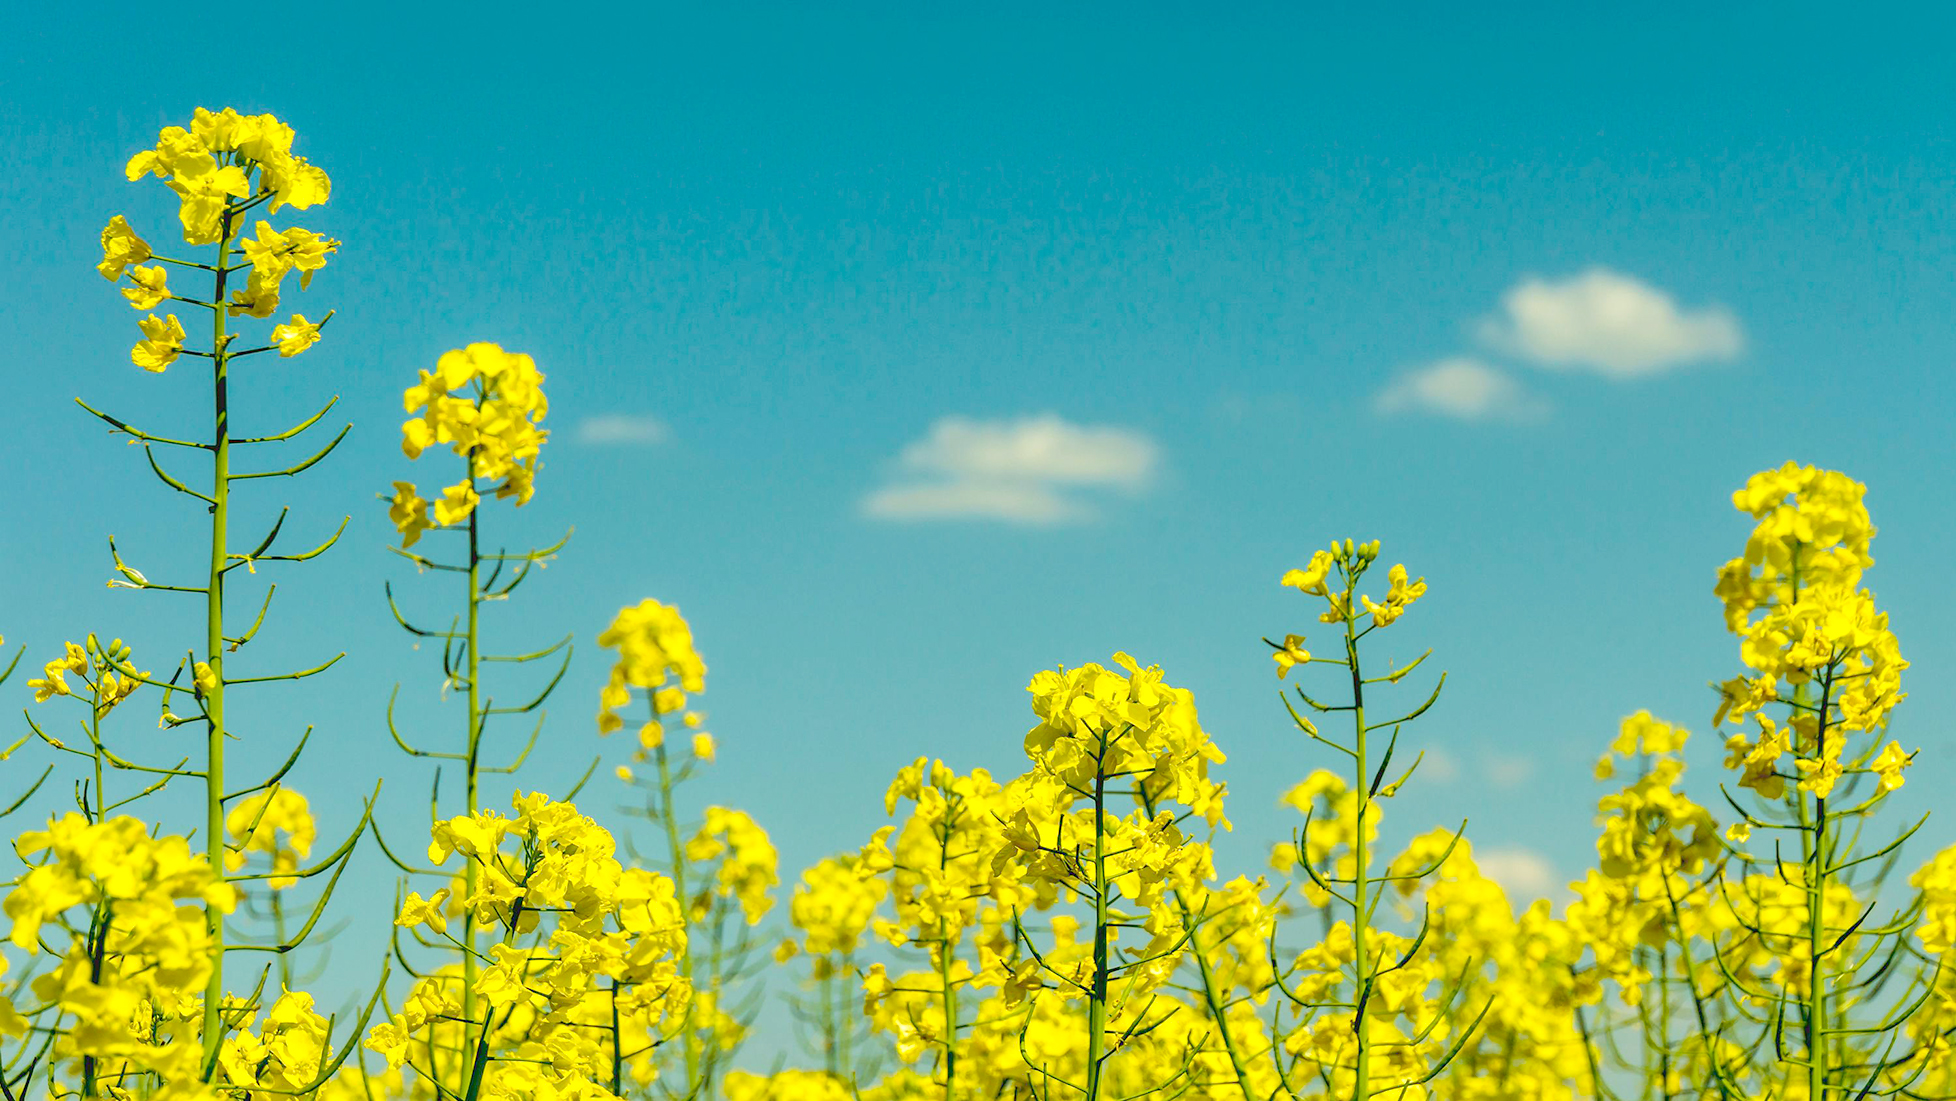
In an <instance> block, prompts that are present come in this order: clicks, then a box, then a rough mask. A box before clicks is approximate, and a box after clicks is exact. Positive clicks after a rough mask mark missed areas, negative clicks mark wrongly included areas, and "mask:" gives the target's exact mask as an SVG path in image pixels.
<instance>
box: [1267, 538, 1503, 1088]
mask: <svg viewBox="0 0 1956 1101" xmlns="http://www.w3.org/2000/svg"><path fill="white" fill-rule="evenodd" d="M1378 557H1379V544H1378V543H1377V542H1376V541H1375V542H1372V543H1367V544H1363V545H1360V544H1356V543H1354V542H1353V541H1352V540H1350V539H1347V540H1345V541H1344V542H1343V543H1340V544H1336V545H1334V546H1332V547H1331V548H1330V549H1329V550H1321V551H1318V552H1316V553H1315V554H1313V555H1312V556H1311V561H1310V562H1309V564H1307V565H1306V566H1305V567H1304V568H1302V569H1294V570H1291V571H1289V572H1287V573H1286V574H1284V576H1283V578H1282V583H1283V584H1284V585H1285V586H1286V587H1289V588H1294V589H1297V590H1299V591H1300V592H1303V593H1305V594H1306V595H1310V596H1315V597H1318V598H1319V599H1321V600H1323V601H1324V603H1325V609H1324V611H1323V612H1322V613H1321V614H1320V615H1319V617H1318V619H1319V621H1320V622H1323V623H1328V624H1331V625H1333V627H1334V628H1335V629H1336V630H1337V631H1338V632H1339V634H1340V635H1341V636H1342V637H1341V638H1339V640H1338V644H1337V656H1333V657H1325V656H1322V655H1317V654H1313V653H1312V652H1311V651H1310V650H1308V649H1306V648H1305V645H1304V644H1305V641H1306V640H1305V637H1304V636H1303V635H1298V634H1288V635H1285V636H1284V640H1283V642H1281V643H1277V642H1272V641H1270V640H1269V639H1265V640H1264V641H1265V642H1266V643H1268V644H1269V645H1270V647H1271V648H1272V650H1273V654H1272V657H1273V658H1274V659H1275V660H1276V663H1277V675H1278V676H1279V677H1280V678H1282V677H1287V676H1288V674H1289V673H1290V672H1291V671H1292V670H1294V669H1297V668H1299V667H1309V666H1311V665H1314V664H1317V665H1333V666H1338V667H1341V668H1343V669H1344V670H1345V671H1346V672H1345V676H1344V678H1343V679H1344V680H1346V681H1347V682H1348V684H1349V686H1350V697H1349V699H1350V702H1349V703H1342V704H1328V703H1321V702H1319V701H1318V700H1316V699H1314V698H1312V696H1311V695H1310V694H1309V693H1307V692H1306V691H1305V690H1304V688H1303V686H1301V685H1298V686H1295V688H1294V690H1295V691H1296V693H1297V697H1298V699H1299V700H1300V701H1302V702H1303V703H1304V705H1305V706H1306V707H1308V708H1310V709H1311V710H1312V711H1315V712H1317V713H1319V714H1329V713H1337V712H1345V713H1348V714H1350V716H1351V730H1352V735H1351V741H1350V744H1345V743H1342V742H1339V741H1335V740H1333V739H1331V738H1329V737H1326V736H1325V735H1323V734H1321V733H1319V732H1318V728H1317V726H1316V724H1315V723H1313V722H1312V721H1311V720H1310V719H1308V718H1306V717H1305V716H1304V714H1303V713H1302V712H1300V711H1298V710H1297V708H1296V707H1295V706H1293V705H1292V704H1291V703H1290V701H1289V699H1288V698H1287V697H1286V699H1285V702H1284V706H1285V707H1286V708H1287V709H1289V711H1290V715H1291V718H1292V720H1293V721H1294V722H1295V723H1296V724H1297V727H1298V729H1299V730H1301V731H1303V732H1304V733H1305V734H1306V735H1307V736H1309V737H1310V738H1311V739H1312V740H1313V741H1316V742H1318V743H1320V744H1322V745H1325V746H1328V747H1330V748H1331V749H1333V750H1335V751H1336V752H1338V753H1339V754H1341V755H1342V756H1344V757H1345V758H1346V760H1347V762H1348V763H1349V765H1350V766H1351V772H1350V774H1349V779H1346V778H1342V777H1340V776H1338V775H1337V774H1336V773H1332V772H1323V773H1321V774H1320V775H1319V776H1318V777H1315V778H1314V779H1313V780H1307V781H1306V785H1305V789H1304V790H1299V791H1293V792H1292V794H1291V797H1290V798H1291V800H1292V801H1293V802H1295V803H1297V804H1298V805H1300V807H1304V808H1311V807H1312V804H1313V800H1314V796H1316V795H1317V794H1318V793H1319V792H1320V791H1321V792H1322V793H1324V794H1326V795H1329V796H1331V798H1332V799H1333V801H1334V806H1336V807H1337V808H1338V813H1336V814H1335V815H1334V818H1333V822H1332V823H1331V825H1333V826H1334V827H1336V828H1335V831H1334V832H1335V833H1336V834H1337V836H1336V837H1335V838H1323V839H1319V838H1314V837H1313V830H1312V825H1313V823H1312V818H1313V817H1314V814H1313V812H1312V811H1311V810H1308V809H1307V814H1306V818H1305V823H1304V828H1303V830H1302V831H1301V833H1300V835H1299V837H1298V839H1297V841H1296V843H1295V845H1294V846H1293V852H1294V858H1295V860H1296V864H1297V867H1299V868H1301V869H1303V871H1304V872H1305V874H1306V876H1307V877H1308V879H1309V880H1310V883H1309V889H1308V890H1307V891H1306V894H1307V896H1308V897H1311V898H1312V901H1313V902H1315V903H1318V904H1320V905H1322V904H1324V903H1325V902H1327V901H1328V902H1333V903H1336V904H1337V907H1339V908H1340V910H1341V912H1342V913H1344V914H1345V915H1346V920H1345V921H1342V922H1338V923H1337V924H1334V925H1332V926H1331V927H1330V929H1329V930H1328V931H1327V935H1326V937H1325V940H1324V942H1323V943H1322V944H1321V945H1320V946H1319V947H1318V948H1317V949H1314V950H1313V951H1312V952H1309V953H1306V954H1305V956H1304V957H1302V958H1300V960H1299V964H1298V967H1297V968H1293V969H1282V970H1280V972H1279V974H1280V976H1281V975H1283V974H1284V973H1285V972H1286V971H1297V972H1300V973H1299V974H1298V976H1297V979H1296V981H1295V983H1294V984H1287V985H1285V986H1284V993H1285V995H1286V996H1287V998H1288V1000H1289V1001H1290V1002H1292V1003H1293V1004H1294V1005H1295V1007H1296V1008H1297V1010H1298V1011H1299V1012H1300V1013H1301V1014H1303V1015H1304V1019H1305V1021H1307V1022H1308V1025H1307V1026H1306V1028H1307V1030H1306V1031H1301V1032H1299V1033H1297V1034H1295V1035H1293V1037H1292V1038H1291V1039H1290V1040H1288V1041H1287V1047H1288V1049H1289V1054H1290V1056H1291V1057H1292V1059H1293V1060H1295V1061H1296V1062H1299V1063H1301V1064H1302V1065H1303V1066H1304V1067H1309V1068H1313V1069H1314V1070H1315V1072H1316V1073H1317V1075H1318V1076H1319V1077H1321V1078H1322V1079H1323V1080H1324V1081H1325V1083H1326V1085H1327V1087H1328V1088H1329V1089H1331V1090H1332V1091H1333V1093H1334V1094H1335V1095H1337V1096H1341V1097H1349V1098H1352V1099H1353V1101H1363V1099H1364V1098H1368V1097H1371V1096H1373V1095H1375V1094H1378V1093H1389V1094H1399V1093H1404V1092H1405V1091H1408V1090H1411V1089H1414V1088H1418V1087H1423V1086H1424V1085H1425V1084H1426V1083H1428V1082H1431V1081H1432V1080H1433V1079H1434V1078H1435V1077H1437V1076H1438V1075H1439V1073H1440V1072H1441V1070H1442V1069H1444V1068H1445V1066H1446V1065H1447V1063H1448V1062H1450V1061H1451V1060H1452V1059H1453V1058H1454V1057H1455V1055H1456V1054H1457V1053H1458V1052H1459V1051H1460V1050H1462V1048H1463V1047H1464V1046H1465V1045H1466V1043H1467V1042H1468V1040H1469V1039H1470V1038H1471V1037H1472V1036H1473V1034H1474V1031H1475V1028H1476V1027H1477V1026H1478V1024H1479V1017H1476V1019H1475V1020H1474V1021H1473V1022H1470V1023H1467V1024H1466V1025H1465V1026H1464V1027H1460V1028H1458V1029H1457V1030H1455V1031H1454V1035H1453V1036H1452V1041H1451V1046H1449V1047H1447V1048H1446V1049H1445V1050H1444V1051H1440V1050H1429V1049H1431V1048H1432V1047H1433V1045H1432V1044H1431V1043H1430V1042H1429V1041H1433V1040H1438V1039H1440V1038H1444V1037H1446V1036H1447V1035H1448V1032H1447V1026H1448V1025H1449V1023H1450V1018H1451V1010H1452V1007H1453V1005H1454V1003H1455V1001H1456V999H1457V998H1458V997H1459V995H1460V993H1461V983H1462V982H1464V981H1465V978H1466V976H1465V974H1463V975H1462V976H1461V980H1460V982H1456V983H1453V984H1450V985H1448V986H1446V987H1445V988H1444V989H1443V990H1442V992H1441V993H1440V995H1439V997H1438V999H1437V1001H1436V1002H1432V1003H1429V1002H1428V1001H1427V1000H1426V998H1425V997H1424V996H1423V991H1425V990H1426V988H1427V987H1428V986H1429V985H1431V984H1432V983H1433V982H1434V981H1436V980H1438V979H1439V978H1440V977H1441V976H1440V975H1439V974H1437V973H1435V972H1434V971H1432V970H1431V968H1430V963H1429V962H1428V961H1427V960H1426V959H1423V958H1422V957H1421V955H1420V948H1421V947H1422V945H1423V942H1424V940H1425V938H1426V936H1427V925H1426V921H1425V920H1424V919H1423V920H1422V923H1421V926H1420V928H1419V931H1418V932H1417V933H1416V934H1415V935H1414V936H1413V937H1412V938H1411V939H1410V940H1409V939H1407V938H1404V937H1399V936H1396V935H1394V934H1391V933H1387V932H1385V931H1383V930H1380V929H1379V928H1378V927H1377V924H1376V922H1375V918H1376V915H1377V912H1378V908H1379V904H1380V902H1381V901H1382V900H1383V899H1384V897H1385V894H1386V891H1387V889H1388V888H1390V887H1393V886H1394V885H1395V884H1398V885H1404V884H1408V883H1414V882H1417V881H1418V880H1420V879H1422V878H1424V877H1425V876H1427V875H1430V874H1431V873H1433V872H1435V871H1437V870H1439V869H1441V868H1442V867H1443V865H1444V864H1445V862H1446V860H1447V859H1448V858H1449V857H1450V856H1451V855H1452V852H1453V847H1454V845H1455V844H1456V843H1457V842H1458V840H1459V837H1460V831H1455V832H1454V833H1453V834H1452V835H1451V837H1450V838H1449V839H1448V840H1447V841H1446V843H1445V844H1444V845H1443V846H1442V847H1440V848H1439V849H1438V850H1437V851H1435V852H1432V853H1430V854H1427V855H1429V856H1430V859H1429V860H1427V861H1425V862H1424V863H1415V864H1413V865H1412V866H1400V867H1394V868H1389V869H1387V870H1386V871H1384V872H1383V873H1380V872H1377V871H1375V869H1374V868H1373V866H1372V865H1373V860H1374V856H1375V853H1374V851H1373V845H1374V843H1375V841H1376V839H1377V835H1378V825H1377V819H1378V816H1379V806H1378V801H1379V800H1381V799H1385V798H1390V797H1392V796H1393V795H1394V794H1396V793H1397V792H1398V791H1399V789H1400V786H1401V785H1402V784H1404V783H1405V782H1406V780H1407V779H1408V778H1410V777H1411V775H1412V774H1413V772H1414V770H1415V769H1417V768H1418V767H1419V763H1420V760H1421V759H1422V756H1423V754H1422V755H1421V756H1416V757H1415V758H1414V759H1413V763H1412V764H1411V765H1409V766H1407V768H1406V769H1404V770H1403V771H1402V772H1400V773H1399V774H1398V775H1397V776H1396V778H1393V779H1391V780H1389V781H1388V779H1387V777H1388V775H1390V770H1391V768H1392V763H1393V757H1394V755H1395V753H1396V752H1397V750H1398V746H1399V731H1400V728H1401V726H1403V725H1404V724H1405V723H1408V722H1411V721H1413V720H1415V719H1417V718H1419V717H1420V716H1421V715H1423V714H1425V713H1426V711H1427V709H1428V708H1430V707H1432V706H1433V704H1434V702H1435V701H1437V700H1438V699H1439V698H1440V690H1441V688H1443V687H1444V686H1445V684H1446V675H1445V674H1444V673H1443V674H1441V676H1440V678H1439V680H1438V682H1437V683H1435V685H1434V686H1433V691H1432V693H1431V694H1429V695H1428V696H1427V698H1426V700H1425V701H1424V702H1422V703H1420V704H1419V705H1418V706H1416V707H1414V708H1412V709H1411V710H1410V711H1408V712H1406V713H1405V714H1402V715H1399V716H1397V717H1395V718H1391V719H1386V720H1375V719H1374V718H1373V717H1372V716H1371V715H1368V714H1367V712H1366V690H1367V689H1368V688H1370V687H1371V686H1373V685H1379V684H1398V683H1399V682H1400V681H1401V680H1403V679H1404V678H1405V677H1406V676H1408V675H1409V674H1411V673H1412V672H1413V670H1415V669H1417V668H1418V667H1419V665H1420V664H1421V663H1422V662H1424V661H1425V660H1426V657H1427V655H1421V656H1420V657H1419V658H1417V659H1415V660H1414V661H1412V662H1411V663H1410V664H1407V665H1404V666H1401V667H1399V668H1396V669H1393V670H1392V671H1390V672H1387V673H1385V674H1382V675H1374V676H1369V677H1368V676H1367V675H1366V674H1365V669H1364V666H1363V663H1362V662H1361V660H1360V649H1361V644H1362V643H1363V642H1364V641H1365V639H1367V638H1368V637H1370V636H1371V634H1372V633H1373V632H1374V631H1379V630H1383V629H1385V628H1387V627H1390V626H1392V625H1393V624H1394V623H1396V622H1398V620H1399V618H1400V617H1401V616H1402V615H1404V614H1405V611H1406V609H1407V608H1408V607H1410V606H1411V605H1412V604H1413V602H1414V601H1416V600H1418V599H1419V598H1420V597H1422V596H1424V595H1425V593H1426V582H1425V579H1424V578H1422V579H1420V580H1417V581H1414V580H1409V579H1408V576H1407V573H1406V568H1405V567H1404V566H1394V567H1392V569H1391V570H1390V571H1388V587H1387V591H1386V594H1385V597H1384V598H1383V599H1382V600H1380V601H1377V602H1375V601H1374V600H1373V599H1372V598H1371V597H1370V596H1367V595H1365V594H1362V593H1360V592H1359V591H1358V585H1359V581H1360V579H1362V578H1363V577H1364V576H1365V574H1366V572H1367V571H1368V570H1370V569H1371V567H1372V565H1373V563H1375V562H1376V561H1377V560H1378ZM1429 654H1430V651H1429ZM1382 730H1389V731H1390V736H1389V737H1388V738H1387V741H1386V745H1385V748H1384V751H1383V752H1381V753H1378V754H1377V756H1376V757H1375V756H1374V753H1375V751H1376V749H1377V742H1376V741H1375V738H1374V736H1375V735H1376V734H1377V733H1378V732H1379V731H1382ZM1312 788H1315V789H1317V790H1310V789H1312ZM1461 825H1462V829H1465V826H1466V824H1465V823H1464V822H1463V823H1462V824H1461ZM1334 854H1335V857H1336V858H1335V859H1330V858H1333V857H1334ZM1321 863H1323V864H1325V865H1326V866H1324V867H1322V868H1321V867H1320V864H1321ZM1347 973H1348V974H1349V981H1347V980H1346V974H1347ZM1326 1011H1329V1012H1326ZM1486 1012H1487V1010H1486V1009H1485V1008H1483V1009H1482V1010H1481V1014H1482V1015H1485V1014H1486ZM1402 1016H1403V1017H1404V1018H1405V1019H1406V1025H1405V1026H1404V1027H1401V1026H1400V1025H1399V1024H1398V1023H1397V1020H1398V1018H1400V1017H1402ZM1280 1065H1281V1064H1280ZM1296 1069H1298V1068H1297V1067H1296V1066H1295V1065H1293V1066H1286V1067H1284V1080H1285V1083H1286V1091H1287V1092H1290V1093H1292V1094H1293V1096H1295V1095H1296V1093H1297V1086H1296V1084H1295V1083H1294V1081H1293V1078H1292V1075H1293V1073H1294V1071H1295V1070H1296Z"/></svg>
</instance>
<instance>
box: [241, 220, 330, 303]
mask: <svg viewBox="0 0 1956 1101" xmlns="http://www.w3.org/2000/svg"><path fill="white" fill-rule="evenodd" d="M256 232H257V236H256V237H255V238H246V239H245V241H244V243H243V248H244V254H245V258H246V259H247V260H249V261H251V274H252V276H253V278H263V279H264V280H265V281H266V282H268V283H270V284H271V285H273V286H274V287H276V286H277V285H278V281H279V280H281V279H283V278H285V273H286V272H289V271H292V270H294V269H297V271H298V272H299V286H300V288H301V289H303V288H305V287H307V286H309V285H310V284H311V283H312V273H313V272H315V271H318V270H319V269H320V268H323V267H325V266H326V255H327V254H328V253H331V252H334V251H337V250H338V249H339V247H340V243H339V242H338V241H335V240H333V239H332V238H330V237H322V236H320V235H319V234H317V233H314V232H313V231H311V230H309V229H301V228H299V227H298V226H293V227H292V228H290V229H287V230H285V231H284V232H282V233H280V232H276V231H274V230H273V229H272V224H271V223H270V222H265V221H261V222H259V223H258V225H257V226H256Z"/></svg>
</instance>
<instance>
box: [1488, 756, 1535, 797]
mask: <svg viewBox="0 0 1956 1101" xmlns="http://www.w3.org/2000/svg"><path fill="white" fill-rule="evenodd" d="M1481 769H1482V771H1483V772H1484V773H1485V774H1486V776H1487V782H1488V783H1489V784H1492V785H1493V786H1495V787H1497V788H1504V789H1507V790H1513V789H1515V788H1518V787H1520V786H1521V785H1523V784H1525V783H1527V782H1528V781H1529V780H1530V779H1531V778H1532V777H1533V776H1534V775H1535V759H1534V758H1532V757H1510V756H1508V755H1506V754H1501V753H1490V754H1488V755H1487V757H1486V758H1485V759H1484V760H1482V762H1481Z"/></svg>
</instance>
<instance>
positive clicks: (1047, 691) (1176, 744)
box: [1025, 654, 1227, 826]
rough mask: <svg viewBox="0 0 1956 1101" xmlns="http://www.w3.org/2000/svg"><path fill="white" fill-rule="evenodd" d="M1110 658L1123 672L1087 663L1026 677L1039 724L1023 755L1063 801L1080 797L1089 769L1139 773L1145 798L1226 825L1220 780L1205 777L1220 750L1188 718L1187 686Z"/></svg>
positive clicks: (1089, 782)
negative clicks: (1059, 790)
mask: <svg viewBox="0 0 1956 1101" xmlns="http://www.w3.org/2000/svg"><path fill="white" fill-rule="evenodd" d="M1114 663H1115V664H1116V665H1118V666H1119V667H1120V668H1121V669H1122V670H1123V672H1118V673H1117V672H1114V671H1112V670H1109V669H1107V668H1105V667H1103V666H1100V665H1097V664H1088V665H1083V666H1081V667H1079V668H1077V669H1059V670H1047V671H1045V672H1042V673H1040V674H1038V675H1037V676H1035V677H1033V678H1032V683H1030V684H1028V685H1027V686H1026V691H1028V692H1030V693H1032V710H1033V714H1035V715H1038V716H1039V718H1040V719H1041V722H1040V723H1039V725H1037V726H1035V727H1033V728H1032V729H1031V730H1030V731H1028V732H1027V734H1026V738H1025V749H1026V756H1028V757H1029V758H1031V759H1032V762H1033V764H1034V765H1035V766H1037V769H1038V771H1039V772H1040V773H1042V774H1044V775H1046V776H1050V777H1051V778H1052V779H1053V780H1054V781H1056V782H1057V783H1059V784H1060V785H1061V786H1062V788H1064V789H1065V791H1067V792H1068V793H1069V795H1068V796H1067V797H1065V799H1064V800H1063V801H1071V800H1072V799H1078V798H1085V797H1086V796H1085V794H1084V793H1086V792H1089V791H1091V790H1092V788H1093V784H1094V776H1095V775H1096V772H1097V771H1099V772H1101V773H1102V774H1105V775H1116V776H1129V775H1132V776H1139V777H1141V781H1140V783H1141V787H1142V790H1143V792H1144V793H1145V794H1146V796H1147V797H1148V798H1150V799H1156V800H1162V799H1166V800H1172V801H1174V802H1177V803H1180V804H1181V805H1183V806H1185V807H1187V808H1189V809H1190V810H1192V811H1194V812H1195V813H1196V814H1198V815H1201V816H1202V817H1203V818H1205V819H1207V820H1208V821H1209V822H1210V824H1211V825H1217V824H1221V825H1225V826H1226V825H1227V823H1226V822H1225V821H1224V819H1223V816H1222V797H1223V785H1221V784H1219V783H1216V782H1215V781H1213V780H1211V779H1210V778H1209V766H1210V765H1211V764H1212V763H1220V762H1221V761H1222V760H1223V755H1222V751H1221V750H1218V749H1217V748H1216V744H1215V743H1214V742H1212V741H1210V740H1209V736H1208V735H1207V734H1206V733H1204V732H1203V730H1202V726H1201V724H1200V723H1199V722H1197V721H1196V716H1195V703H1194V699H1193V697H1192V695H1191V694H1190V693H1189V691H1188V689H1186V688H1173V687H1170V686H1169V685H1166V684H1164V683H1162V679H1161V676H1162V674H1161V669H1160V667H1159V666H1150V667H1148V668H1146V669H1143V668H1142V667H1141V666H1140V665H1139V664H1137V663H1136V662H1135V660H1134V659H1133V658H1131V657H1129V656H1128V655H1126V654H1115V655H1114Z"/></svg>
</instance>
